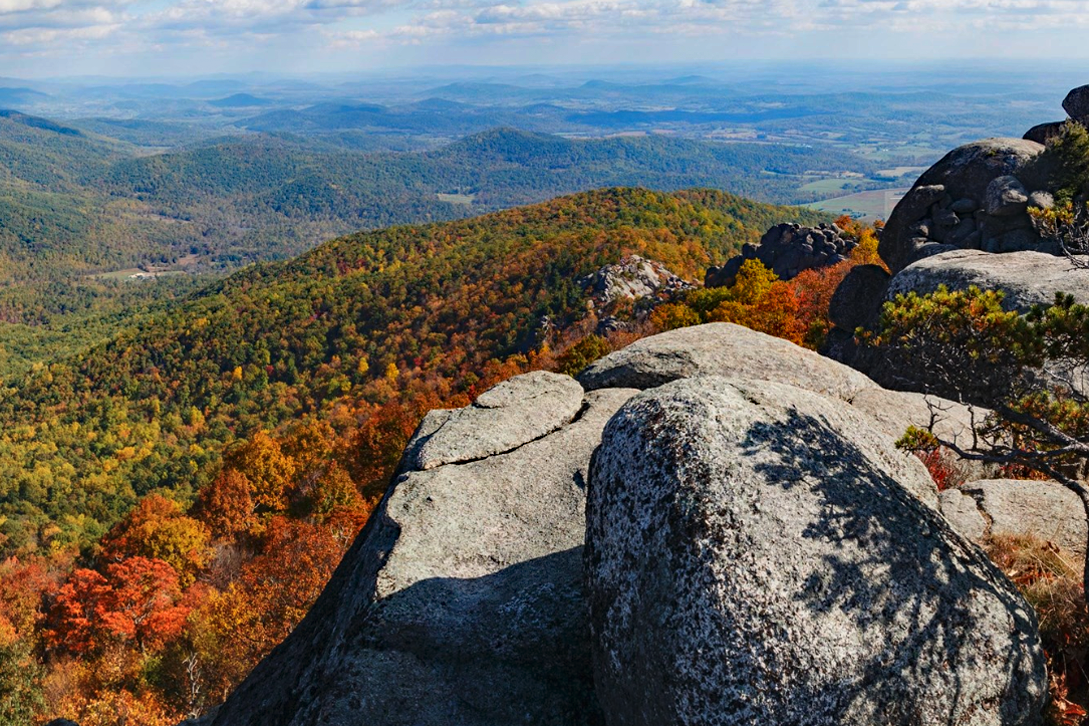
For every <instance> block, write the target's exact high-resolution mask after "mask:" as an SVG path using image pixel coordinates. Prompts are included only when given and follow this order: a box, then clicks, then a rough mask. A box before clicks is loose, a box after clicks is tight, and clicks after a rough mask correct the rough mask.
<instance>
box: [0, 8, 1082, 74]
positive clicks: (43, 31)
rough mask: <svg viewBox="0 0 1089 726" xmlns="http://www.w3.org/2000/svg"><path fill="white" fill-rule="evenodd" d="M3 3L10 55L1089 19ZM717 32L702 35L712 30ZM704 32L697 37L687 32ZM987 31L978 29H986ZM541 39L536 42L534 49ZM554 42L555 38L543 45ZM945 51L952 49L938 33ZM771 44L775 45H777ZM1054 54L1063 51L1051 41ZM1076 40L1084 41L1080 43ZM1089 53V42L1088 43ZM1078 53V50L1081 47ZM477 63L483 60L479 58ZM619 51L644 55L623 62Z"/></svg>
mask: <svg viewBox="0 0 1089 726" xmlns="http://www.w3.org/2000/svg"><path fill="white" fill-rule="evenodd" d="M148 2H150V0H0V33H3V35H2V37H3V38H4V39H5V41H6V42H5V43H4V44H3V47H0V58H4V57H13V56H18V55H20V54H30V53H40V52H43V51H50V50H59V49H60V46H63V45H64V44H71V45H72V47H73V49H79V50H83V49H88V48H94V47H96V44H97V47H99V48H101V49H102V51H103V52H111V53H123V52H127V51H132V52H143V51H144V50H146V49H147V48H148V47H151V46H154V47H156V48H160V49H162V51H163V52H166V53H169V52H170V49H171V48H182V47H186V46H195V45H200V44H206V43H209V42H216V43H218V44H220V45H223V46H225V47H226V46H230V44H231V43H234V44H235V46H236V47H237V46H238V45H239V44H240V43H241V42H242V41H241V40H232V39H252V40H254V41H261V42H266V41H280V42H282V43H285V44H290V43H292V42H296V43H299V44H303V43H311V44H318V45H319V46H320V47H335V48H347V47H360V48H363V47H392V46H396V45H399V44H400V45H406V46H410V45H411V46H421V45H427V44H447V45H450V46H457V47H458V48H461V49H465V48H467V47H471V46H473V45H474V44H475V45H476V46H478V47H484V46H486V45H487V44H488V43H492V42H495V43H506V42H511V41H512V40H514V39H520V40H521V42H523V43H537V44H539V45H540V44H552V45H556V44H570V43H580V44H582V45H583V46H586V47H590V46H593V45H594V44H601V43H604V42H613V43H618V44H622V45H623V44H627V46H626V47H629V48H630V47H637V46H638V44H639V43H640V42H644V43H651V44H672V45H673V46H674V47H676V46H683V45H687V47H685V48H684V50H685V51H689V50H691V49H692V48H699V44H700V43H706V46H707V47H706V48H705V53H706V54H707V55H709V56H713V55H714V53H715V52H716V51H720V50H722V51H723V52H725V51H724V49H727V48H729V47H730V44H729V43H728V42H725V40H723V39H736V40H738V41H739V42H742V41H743V42H746V43H749V44H750V45H751V44H752V42H753V40H752V39H753V38H757V37H762V36H766V37H768V38H772V37H782V36H803V35H806V34H809V35H819V34H821V33H829V34H830V35H829V38H828V41H829V43H832V44H838V43H840V39H841V38H842V37H843V36H850V35H851V34H853V35H854V36H857V38H859V39H865V41H866V43H867V45H868V47H881V43H880V42H878V43H877V44H876V46H874V43H873V39H874V38H887V39H888V44H889V45H890V46H897V45H899V46H902V47H908V41H907V40H905V39H908V38H913V39H918V38H920V37H926V35H927V34H946V35H947V36H948V37H950V38H953V37H957V38H963V37H964V36H965V35H966V34H969V33H971V32H977V33H979V32H982V31H984V30H985V31H986V32H987V33H988V36H987V37H988V38H989V39H990V40H991V41H993V42H996V43H997V42H998V41H997V36H996V35H995V34H1001V33H1005V34H1006V36H1002V37H1007V36H1008V37H1009V38H1015V37H1016V38H1018V39H1019V40H1020V41H1024V39H1025V38H1026V37H1031V34H1032V33H1037V32H1038V33H1043V34H1047V33H1049V32H1052V33H1059V32H1067V33H1069V32H1070V30H1071V29H1072V28H1079V27H1082V28H1084V27H1085V26H1086V25H1089V0H171V1H170V2H169V4H167V5H166V6H165V7H163V6H162V5H161V4H160V2H155V3H154V4H151V5H147V4H146V3H148ZM701 38H704V39H707V40H705V41H701V40H700V39H701ZM686 39H691V40H686ZM972 40H978V39H972ZM526 47H529V46H526ZM542 47H543V45H542ZM935 47H936V48H942V47H945V48H949V47H950V46H949V44H948V43H942V42H938V41H935ZM769 48H770V46H769ZM1040 48H1041V53H1040V54H1041V55H1048V54H1056V55H1061V54H1062V49H1060V48H1056V47H1054V45H1053V44H1052V43H1049V42H1047V41H1046V40H1041V42H1040ZM1072 50H1074V49H1072ZM1076 50H1077V52H1078V54H1080V55H1081V56H1084V55H1085V54H1086V52H1089V49H1086V48H1085V47H1084V44H1079V48H1077V49H1076ZM1068 54H1070V55H1072V54H1073V53H1068ZM469 60H470V62H471V59H469ZM616 60H644V59H643V58H629V59H625V58H617V59H616Z"/></svg>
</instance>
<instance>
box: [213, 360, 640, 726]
mask: <svg viewBox="0 0 1089 726" xmlns="http://www.w3.org/2000/svg"><path fill="white" fill-rule="evenodd" d="M542 384H543V388H542ZM572 384H573V382H572V381H570V380H568V381H567V383H566V384H564V383H560V382H559V381H556V380H554V379H553V378H552V377H551V376H548V377H542V376H533V375H531V376H530V377H528V378H515V379H512V381H510V382H508V383H507V384H501V385H500V387H498V388H496V389H492V392H491V393H490V394H485V395H484V396H482V397H481V398H482V399H483V400H484V401H485V405H478V406H477V407H475V408H473V409H463V411H466V413H465V416H471V420H472V421H473V423H474V424H475V427H474V428H469V427H465V428H463V429H462V430H461V434H460V435H462V436H465V437H467V438H469V439H470V441H468V442H466V443H465V445H464V450H468V451H477V452H486V451H489V450H491V449H493V448H495V446H494V434H495V432H494V431H493V430H492V429H494V428H496V427H498V426H502V425H504V422H506V421H509V420H515V421H523V420H524V418H525V417H526V416H528V415H529V414H531V413H537V412H541V400H542V397H541V396H540V395H537V394H538V393H539V392H540V391H542V390H544V391H546V392H549V393H548V395H547V396H546V398H549V397H551V396H552V394H553V393H557V392H562V393H563V394H564V395H559V396H556V397H555V399H556V400H554V401H553V404H551V405H555V406H557V408H556V410H554V411H552V412H551V413H549V414H548V415H550V416H553V420H554V418H555V416H554V414H555V413H556V412H557V411H559V410H562V411H568V410H569V403H570V401H569V396H568V395H566V394H567V393H568V389H570V388H571V385H572ZM633 393H634V391H626V390H622V389H617V390H607V391H599V392H594V393H590V394H587V395H586V396H585V398H584V399H582V398H581V397H580V401H579V403H580V406H581V408H582V410H581V411H580V412H579V413H578V415H577V417H575V418H574V419H573V420H570V421H568V422H566V423H564V424H562V425H560V426H559V428H558V429H556V430H554V431H552V432H551V433H547V434H546V435H544V436H543V437H541V438H534V435H535V434H536V433H537V431H538V430H540V429H532V428H529V427H523V428H521V430H522V431H523V434H522V438H523V439H524V440H522V441H518V442H516V441H515V440H513V439H510V438H508V439H506V440H505V441H504V444H503V447H504V448H506V449H507V450H506V451H505V452H504V453H498V454H493V455H490V456H485V458H480V459H476V460H472V461H466V462H464V463H447V464H434V465H433V466H432V467H431V468H429V469H426V470H422V469H421V468H420V466H419V464H421V463H430V462H432V461H433V460H432V459H428V458H426V457H425V458H424V459H422V460H421V459H412V458H406V460H405V470H404V471H402V472H401V474H400V475H399V477H398V478H397V480H396V483H395V484H394V485H393V486H392V487H391V489H390V491H389V492H388V493H387V495H386V497H385V499H384V500H383V502H382V504H381V505H380V507H379V508H378V510H377V511H376V512H375V514H374V515H372V517H371V520H370V522H369V523H368V524H367V526H366V528H365V529H364V531H363V532H362V533H361V534H360V536H359V537H358V539H357V540H356V543H355V544H354V545H353V547H352V549H351V550H350V551H349V552H348V554H347V555H346V556H345V558H344V561H343V562H342V563H341V565H340V567H339V568H338V569H337V571H336V573H335V574H334V576H333V579H332V581H331V582H330V583H329V585H328V586H327V587H326V589H325V591H324V592H323V593H322V595H321V597H320V598H319V599H318V602H317V603H316V604H315V605H314V607H313V608H312V609H311V611H310V613H309V614H308V615H307V616H306V618H305V619H304V620H303V621H302V623H301V624H300V625H299V626H298V627H297V628H296V629H295V631H294V632H293V633H292V634H291V635H290V636H289V637H288V638H287V640H285V641H284V643H283V644H281V645H280V646H279V647H278V648H277V649H276V650H274V651H273V652H272V654H271V655H269V656H268V657H267V658H265V660H263V661H262V662H261V663H260V664H259V665H258V666H257V668H256V669H255V670H254V671H253V673H252V674H251V675H250V677H249V678H247V679H246V681H245V682H243V683H242V685H241V686H239V688H238V689H237V690H236V691H235V692H234V693H233V694H232V695H231V697H230V698H229V699H228V700H227V701H226V703H225V704H223V706H222V707H221V708H220V710H219V711H218V712H217V713H216V715H215V717H214V719H213V720H212V722H211V723H213V724H215V726H246V725H253V726H258V725H260V726H288V725H291V726H296V725H298V726H301V725H303V724H306V725H311V724H319V723H320V724H323V725H329V726H349V725H351V726H356V725H358V726H373V725H374V724H382V725H383V726H428V725H433V726H440V725H441V726H446V725H448V724H459V725H464V726H476V725H479V726H485V725H487V726H499V725H506V724H555V725H556V726H560V725H563V726H570V725H576V726H577V725H582V724H585V725H586V726H591V725H593V724H598V723H600V719H601V715H600V710H599V709H598V707H597V703H596V700H595V697H594V692H593V686H592V683H591V676H590V673H591V670H590V668H591V667H590V651H589V639H588V623H587V620H586V610H585V597H584V594H583V577H582V543H583V540H584V535H585V524H584V521H585V520H584V509H585V482H586V478H587V469H588V466H589V461H590V457H591V453H592V452H593V450H594V448H595V447H596V446H597V444H598V442H599V440H600V433H601V430H602V428H603V427H604V425H605V422H606V421H607V420H608V419H609V417H610V416H611V415H612V414H613V413H614V412H615V411H616V410H617V409H618V408H619V407H620V405H621V404H622V403H623V402H624V401H625V400H627V399H628V398H629V397H630V396H631V395H632V394H633ZM491 403H497V404H501V405H495V406H491V405H490V404H491ZM478 404H480V399H478ZM542 415H543V414H542ZM565 415H566V414H565ZM446 420H447V421H450V420H460V419H459V417H458V416H456V415H453V416H447V417H446ZM433 428H434V427H421V430H420V432H419V433H418V435H417V437H416V440H414V441H413V442H412V443H411V444H410V446H409V451H410V452H411V451H415V450H418V449H420V443H421V441H425V440H428V438H429V437H430V438H431V439H433V438H434V437H435V436H440V435H442V433H441V432H442V431H443V429H442V428H439V429H438V431H437V432H436V431H434V430H432V429H433ZM540 428H541V429H544V428H551V424H549V425H547V426H545V425H542V427H540ZM474 436H475V437H477V438H478V439H479V440H478V441H475V442H474V441H472V440H471V439H472V438H473V437H474ZM460 450H462V449H459V451H460ZM457 458H458V459H459V460H460V459H461V458H462V456H461V455H460V454H459V455H458V457H457Z"/></svg>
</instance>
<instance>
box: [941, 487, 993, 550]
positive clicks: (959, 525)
mask: <svg viewBox="0 0 1089 726" xmlns="http://www.w3.org/2000/svg"><path fill="white" fill-rule="evenodd" d="M938 498H939V499H940V500H941V512H942V516H943V517H945V520H946V521H947V522H949V526H950V527H952V528H953V530H954V531H956V532H958V533H960V534H961V535H963V536H964V537H967V538H968V539H970V540H972V541H973V542H982V541H983V538H984V537H986V536H987V520H986V519H984V518H983V515H982V514H981V513H980V511H979V506H978V505H977V504H976V500H975V499H973V498H972V496H971V495H970V494H968V493H966V492H964V491H962V490H960V489H946V490H945V491H944V492H942V493H941V494H939V495H938Z"/></svg>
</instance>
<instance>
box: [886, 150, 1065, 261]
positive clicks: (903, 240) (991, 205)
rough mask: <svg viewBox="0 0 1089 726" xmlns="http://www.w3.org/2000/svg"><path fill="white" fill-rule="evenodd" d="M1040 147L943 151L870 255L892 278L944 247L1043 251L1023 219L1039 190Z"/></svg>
mask: <svg viewBox="0 0 1089 726" xmlns="http://www.w3.org/2000/svg"><path fill="white" fill-rule="evenodd" d="M1043 151H1044V146H1043V145H1042V144H1039V143H1036V142H1035V141H1029V140H1027V139H985V140H983V141H977V142H974V143H971V144H966V145H965V146H961V147H959V148H957V149H954V150H953V151H951V152H949V153H948V154H947V155H946V156H945V157H944V158H942V159H941V160H940V161H939V162H938V163H937V164H935V165H934V166H932V167H931V168H930V169H929V170H927V171H926V172H925V173H924V174H923V175H922V176H921V177H919V180H918V181H917V182H916V183H915V186H913V187H912V189H911V190H910V191H909V192H908V193H907V194H906V195H905V196H904V198H903V199H902V200H900V202H899V203H898V204H897V205H896V208H895V209H894V210H893V212H892V214H891V215H890V216H889V220H888V224H886V225H885V229H884V230H883V232H882V233H881V241H880V244H879V246H878V252H879V253H880V254H881V258H882V259H883V260H884V261H885V262H886V263H887V264H888V265H889V268H890V269H891V270H892V272H893V273H896V272H899V271H900V270H902V269H904V268H905V267H907V266H908V265H910V264H911V263H912V262H914V261H915V260H917V259H920V258H921V257H922V256H925V255H927V254H930V253H932V252H933V251H938V252H940V251H943V250H945V249H950V248H958V249H983V250H987V251H991V252H1013V251H1017V250H1024V249H1044V250H1045V251H1050V252H1055V250H1054V249H1052V247H1053V245H1052V244H1050V243H1047V242H1045V241H1044V240H1041V239H1040V237H1039V236H1038V235H1037V234H1036V232H1035V231H1034V230H1033V227H1032V220H1031V219H1030V218H1029V216H1028V214H1027V213H1026V211H1025V210H1026V208H1027V206H1028V198H1029V196H1030V195H1031V194H1032V193H1033V192H1038V191H1046V190H1047V188H1048V186H1049V177H1050V171H1051V170H1050V169H1049V167H1048V162H1047V160H1046V157H1042V156H1041V155H1042V154H1043Z"/></svg>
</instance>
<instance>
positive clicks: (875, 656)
mask: <svg viewBox="0 0 1089 726" xmlns="http://www.w3.org/2000/svg"><path fill="white" fill-rule="evenodd" d="M784 433H785V435H784ZM742 446H743V448H744V451H745V454H746V456H748V457H753V458H754V459H755V460H756V461H758V462H761V463H758V464H757V465H756V467H755V470H756V471H758V472H759V473H761V474H762V475H763V477H764V481H765V482H767V486H777V487H781V488H782V489H783V490H787V491H789V490H792V489H795V488H798V487H805V488H806V490H805V491H802V492H795V496H797V497H799V498H804V499H809V500H811V504H810V510H808V511H812V508H813V506H814V505H815V508H816V509H817V511H818V512H819V514H818V516H817V517H816V518H815V519H810V521H808V522H807V523H805V525H804V527H803V528H802V529H801V531H800V538H801V540H803V541H802V542H797V541H796V542H793V543H791V542H784V543H783V545H784V546H787V547H791V546H793V547H800V548H802V549H803V550H807V551H811V552H812V553H813V555H814V556H815V560H814V561H812V562H811V563H810V564H809V565H807V566H803V567H804V568H805V569H807V570H808V572H804V577H802V578H800V580H799V581H798V583H797V588H796V592H795V593H794V594H793V598H794V600H795V602H796V603H797V605H798V607H799V608H803V609H804V611H805V612H806V613H808V614H807V615H805V616H804V617H800V618H799V621H804V622H805V623H806V624H808V625H811V626H813V627H814V630H813V631H812V632H809V633H807V634H804V635H803V636H802V637H803V638H805V637H808V638H811V639H812V642H811V643H810V645H811V646H812V647H821V640H820V639H821V638H822V636H827V637H828V638H829V639H830V641H832V642H834V643H842V642H844V641H845V640H846V641H848V642H851V641H853V642H855V643H857V644H858V647H857V648H856V649H855V651H856V655H857V657H858V660H857V661H855V662H853V664H852V665H851V666H850V667H849V668H847V669H846V670H845V671H843V672H840V673H832V672H829V673H823V674H813V675H815V676H816V677H811V678H805V677H799V678H790V681H791V683H793V684H795V685H798V684H802V689H800V690H798V691H795V692H793V693H791V694H790V698H791V699H794V700H796V701H797V702H799V703H807V702H808V703H814V704H817V703H820V704H824V705H823V706H822V712H824V713H827V714H829V715H831V714H837V715H850V718H849V721H848V722H850V723H858V722H860V720H861V719H860V718H859V717H862V719H865V718H866V717H867V716H873V717H876V716H880V722H881V723H886V724H948V725H949V726H954V725H959V724H969V723H972V724H976V723H995V724H1034V723H1039V722H1040V718H1041V715H1040V714H1041V711H1042V707H1043V705H1044V702H1045V700H1046V697H1047V690H1046V675H1045V673H1044V666H1043V657H1042V653H1041V649H1040V645H1039V641H1038V636H1037V624H1036V618H1035V615H1034V613H1033V612H1032V610H1031V608H1030V607H1029V606H1028V605H1027V604H1026V603H1025V601H1024V600H1023V599H1022V598H1021V597H1020V595H1019V594H1018V593H1017V591H1016V590H1015V588H1014V586H1013V585H1012V583H1010V582H1009V581H1008V580H1007V579H1006V578H1005V576H1004V575H1002V573H1001V572H1000V571H999V570H998V569H997V568H996V567H995V566H994V565H993V564H992V563H991V562H990V561H989V560H987V558H986V557H985V556H984V555H983V553H982V552H981V551H980V550H979V549H978V548H976V547H975V546H974V545H972V544H970V543H968V542H967V541H966V540H964V539H963V538H961V537H960V536H959V535H956V534H955V533H953V532H952V531H951V530H950V529H949V527H948V525H947V524H946V523H945V522H944V520H943V519H942V518H941V516H940V515H939V514H938V513H936V512H935V511H933V510H931V509H930V508H929V507H927V506H925V505H924V504H923V503H922V502H920V501H919V500H918V499H916V498H915V497H914V496H912V495H911V494H910V493H908V491H907V490H906V489H904V488H903V487H902V486H901V485H900V484H899V483H897V482H896V481H895V480H894V479H893V478H892V477H891V476H889V475H888V474H886V473H885V472H884V471H882V470H881V469H879V468H877V467H876V466H875V465H874V463H873V461H872V459H871V458H870V457H869V456H867V455H866V454H865V453H864V452H862V451H861V450H860V449H858V448H857V447H856V446H854V445H853V444H852V443H851V442H850V441H848V440H847V439H845V438H844V437H843V436H842V435H840V434H838V433H836V432H835V431H833V430H832V429H831V428H830V427H829V426H828V424H827V423H825V422H823V421H822V420H820V419H818V418H815V417H812V416H808V415H804V414H801V413H799V412H797V411H796V410H795V411H792V412H791V414H790V415H789V417H788V420H786V421H781V422H775V423H760V424H757V425H754V426H752V427H751V428H750V430H749V431H748V432H747V435H746V437H745V439H744V441H743V442H742ZM791 536H796V532H795V533H794V534H793V535H792V534H790V533H784V537H791ZM806 542H808V544H807V543H806ZM803 571H804V570H803ZM799 574H801V573H799ZM802 627H805V626H802ZM822 629H825V631H822ZM831 644H832V643H829V646H831ZM801 665H804V664H800V663H782V664H781V666H782V667H783V668H787V669H789V668H791V667H799V666H801ZM807 685H808V686H809V687H811V688H812V689H813V690H812V691H811V692H806V690H805V687H806V686H807ZM980 711H983V712H990V715H989V716H985V715H984V714H982V713H980ZM807 723H823V722H821V721H817V720H814V721H807Z"/></svg>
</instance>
